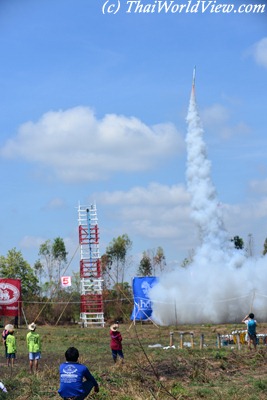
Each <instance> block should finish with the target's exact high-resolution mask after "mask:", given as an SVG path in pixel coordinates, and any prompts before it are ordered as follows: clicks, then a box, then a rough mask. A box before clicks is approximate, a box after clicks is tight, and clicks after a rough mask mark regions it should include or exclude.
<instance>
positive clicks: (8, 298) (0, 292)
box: [0, 282, 20, 304]
mask: <svg viewBox="0 0 267 400" xmlns="http://www.w3.org/2000/svg"><path fill="white" fill-rule="evenodd" d="M19 296H20V292H19V289H18V288H17V287H16V286H14V285H12V284H11V283H4V282H3V283H0V303H1V304H12V303H15V302H16V301H18V299H19Z"/></svg>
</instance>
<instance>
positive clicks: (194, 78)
mask: <svg viewBox="0 0 267 400" xmlns="http://www.w3.org/2000/svg"><path fill="white" fill-rule="evenodd" d="M195 81H196V66H195V67H194V69H193V81H192V91H193V92H194V91H195Z"/></svg>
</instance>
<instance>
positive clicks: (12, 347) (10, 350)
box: [6, 325, 17, 367]
mask: <svg viewBox="0 0 267 400" xmlns="http://www.w3.org/2000/svg"><path fill="white" fill-rule="evenodd" d="M6 347H7V350H6V352H7V353H6V358H7V366H8V367H9V365H10V364H11V367H14V361H15V358H16V352H17V344H16V338H15V336H14V326H13V325H10V326H9V328H8V335H7V337H6Z"/></svg>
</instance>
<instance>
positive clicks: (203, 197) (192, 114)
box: [150, 87, 267, 325]
mask: <svg viewBox="0 0 267 400" xmlns="http://www.w3.org/2000/svg"><path fill="white" fill-rule="evenodd" d="M187 124H188V130H187V136H186V144H187V170H186V178H187V188H188V192H189V193H190V195H191V210H192V218H193V220H194V221H195V223H196V229H198V230H199V234H200V243H201V245H200V246H199V248H197V249H196V250H195V254H194V257H193V262H192V263H191V264H190V265H189V266H188V267H187V268H181V267H179V266H177V269H176V270H175V271H172V272H170V273H165V274H164V275H163V276H161V277H160V279H159V283H158V284H157V285H156V286H154V287H153V288H152V289H151V291H150V298H151V300H152V304H153V306H152V308H153V313H152V319H153V320H154V321H155V322H157V323H158V324H161V325H171V324H176V323H226V322H236V323H240V322H241V320H242V319H243V317H244V316H245V315H246V314H247V313H248V312H251V311H253V312H254V313H255V316H256V319H257V320H259V321H260V320H261V321H263V320H266V316H267V285H266V283H267V278H266V277H267V262H266V257H260V258H257V259H256V258H252V257H250V258H248V257H247V256H246V254H245V252H243V250H237V249H236V248H235V247H234V244H233V242H232V241H231V240H230V239H231V238H230V237H229V234H228V232H227V230H226V229H225V227H224V223H223V218H222V212H221V207H220V203H219V201H218V198H217V193H216V189H215V187H214V185H213V183H212V180H211V164H210V161H209V160H208V158H207V152H206V145H205V143H204V140H203V133H204V131H203V128H202V124H201V120H200V117H199V114H198V110H197V104H196V99H195V92H194V87H193V88H192V93H191V98H190V104H189V109H188V115H187ZM177 223H179V221H177ZM237 231H238V227H237Z"/></svg>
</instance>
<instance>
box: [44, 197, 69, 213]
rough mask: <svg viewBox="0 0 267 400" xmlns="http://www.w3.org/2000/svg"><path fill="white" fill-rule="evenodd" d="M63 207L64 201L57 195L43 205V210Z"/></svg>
mask: <svg viewBox="0 0 267 400" xmlns="http://www.w3.org/2000/svg"><path fill="white" fill-rule="evenodd" d="M63 207H65V201H64V200H63V199H61V198H59V197H55V198H53V199H51V200H50V201H49V202H48V203H47V204H45V205H44V207H43V209H44V210H50V209H51V210H52V209H59V208H63Z"/></svg>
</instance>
